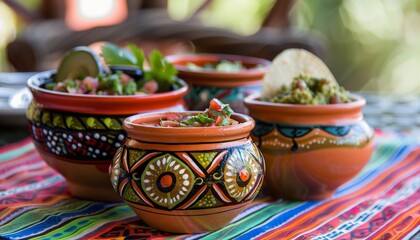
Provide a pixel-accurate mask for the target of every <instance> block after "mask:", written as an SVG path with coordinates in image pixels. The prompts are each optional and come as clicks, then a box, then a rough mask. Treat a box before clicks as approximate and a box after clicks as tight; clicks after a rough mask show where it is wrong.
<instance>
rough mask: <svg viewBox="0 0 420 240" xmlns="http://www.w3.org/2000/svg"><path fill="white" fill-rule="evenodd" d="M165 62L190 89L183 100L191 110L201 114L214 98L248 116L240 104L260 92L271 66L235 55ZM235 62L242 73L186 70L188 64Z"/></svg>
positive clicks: (174, 58)
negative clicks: (267, 70) (172, 65)
mask: <svg viewBox="0 0 420 240" xmlns="http://www.w3.org/2000/svg"><path fill="white" fill-rule="evenodd" d="M166 60H167V61H168V62H170V63H172V64H174V65H175V68H176V69H177V70H178V76H179V77H180V78H181V79H184V80H185V81H186V82H187V83H188V84H189V86H190V92H189V93H188V94H187V95H186V97H185V99H186V102H187V106H188V108H189V109H190V110H204V109H205V108H206V107H207V104H208V102H209V101H210V100H211V99H213V98H217V99H219V100H221V101H222V102H224V103H228V104H229V105H230V107H231V108H232V109H233V110H234V111H235V112H239V113H245V114H246V113H247V112H248V110H247V108H246V107H245V106H244V104H243V100H244V98H245V97H246V96H248V95H251V94H254V93H258V92H261V83H262V79H263V77H264V74H265V72H266V68H267V67H268V66H269V65H270V63H271V62H270V61H268V60H265V59H262V58H255V57H245V56H238V55H224V54H210V53H203V54H191V55H172V56H168V57H166ZM223 60H225V61H230V62H235V61H238V62H240V63H242V65H243V66H244V69H242V70H240V71H238V72H221V71H216V70H207V69H205V70H200V69H194V70H192V69H191V68H189V67H188V64H191V63H192V64H194V65H196V66H205V65H206V64H217V63H218V62H220V61H223Z"/></svg>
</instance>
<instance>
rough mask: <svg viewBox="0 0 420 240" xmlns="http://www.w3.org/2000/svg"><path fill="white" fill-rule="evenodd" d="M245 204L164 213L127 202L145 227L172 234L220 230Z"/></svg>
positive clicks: (163, 211)
mask: <svg viewBox="0 0 420 240" xmlns="http://www.w3.org/2000/svg"><path fill="white" fill-rule="evenodd" d="M247 203H248V202H246V203H241V204H238V205H234V206H227V207H219V208H210V209H197V210H172V211H165V210H161V209H154V208H150V207H145V206H139V205H134V204H131V203H130V202H127V204H128V205H129V206H130V207H131V208H132V209H133V211H134V212H135V213H136V214H137V215H138V216H139V217H140V218H141V219H142V220H143V221H144V222H145V223H146V224H147V225H149V226H151V227H153V228H156V229H158V230H161V231H166V232H172V233H202V232H208V231H213V230H217V229H220V228H222V227H224V226H226V225H227V224H228V223H229V222H230V221H231V220H232V219H233V218H234V217H236V216H237V215H238V214H239V213H240V212H241V211H242V210H243V209H244V207H245V206H246V204H247Z"/></svg>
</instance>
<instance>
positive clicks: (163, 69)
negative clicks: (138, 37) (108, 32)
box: [101, 42, 179, 92]
mask: <svg viewBox="0 0 420 240" xmlns="http://www.w3.org/2000/svg"><path fill="white" fill-rule="evenodd" d="M101 50H102V57H103V59H104V61H105V63H106V64H107V65H123V66H132V67H137V68H139V69H141V70H142V71H143V73H144V78H143V79H142V80H141V83H142V84H144V83H146V82H148V81H152V80H155V81H156V82H157V83H158V92H166V91H170V90H171V89H177V88H179V86H178V85H177V82H176V78H177V77H176V76H177V74H178V71H177V70H176V68H175V67H174V66H173V65H172V64H171V63H169V62H168V61H166V60H165V59H164V57H163V55H162V54H161V53H160V52H159V51H158V50H154V51H152V52H151V53H150V54H149V55H148V58H147V59H146V56H145V53H144V51H143V50H142V49H141V48H139V47H137V46H136V45H134V44H128V45H127V49H124V48H121V47H119V46H117V45H115V44H112V43H109V42H107V43H105V44H104V45H103V46H102V47H101ZM145 61H147V62H148V63H149V66H150V69H145V68H144V63H145Z"/></svg>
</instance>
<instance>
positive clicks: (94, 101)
mask: <svg viewBox="0 0 420 240" xmlns="http://www.w3.org/2000/svg"><path fill="white" fill-rule="evenodd" d="M53 73H54V72H43V73H40V74H37V75H35V76H33V77H32V78H30V79H29V80H28V87H29V89H30V90H31V92H32V94H33V99H34V100H33V102H32V103H31V104H30V106H29V107H28V109H27V118H28V125H29V130H30V133H31V135H32V139H33V142H34V144H35V146H36V148H37V150H38V151H39V153H40V154H41V156H42V158H43V159H44V160H45V161H46V162H47V163H48V164H49V165H50V166H51V167H52V168H54V169H55V170H57V171H58V172H59V173H61V174H62V175H63V176H64V178H65V179H66V180H67V183H68V186H69V190H70V192H71V194H72V195H73V196H75V197H79V198H83V199H89V200H97V201H118V200H120V198H119V197H118V196H117V195H116V194H115V192H114V191H113V189H112V186H111V184H109V176H108V168H109V165H110V164H111V161H112V158H113V156H114V155H115V153H116V151H117V149H118V148H119V147H120V146H121V145H122V142H123V141H124V139H125V137H126V133H125V131H124V130H123V128H122V122H123V120H124V119H125V118H126V117H127V116H130V115H133V114H136V113H140V112H149V111H157V110H168V109H170V110H183V109H184V104H183V100H182V98H183V96H184V95H185V94H186V92H187V88H188V87H187V86H186V84H185V83H184V87H183V88H181V89H178V90H175V91H172V92H168V93H161V94H153V95H149V96H96V95H71V94H67V93H60V92H54V91H49V90H46V89H43V88H41V86H42V85H43V84H44V83H45V82H46V81H48V79H49V78H50V77H51V75H52V74H53Z"/></svg>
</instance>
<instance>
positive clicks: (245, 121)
mask: <svg viewBox="0 0 420 240" xmlns="http://www.w3.org/2000/svg"><path fill="white" fill-rule="evenodd" d="M198 113H202V111H174V112H170V111H169V112H148V113H139V114H135V115H132V116H129V117H127V118H125V119H124V122H123V126H124V125H127V126H132V127H139V128H145V129H166V130H167V131H181V132H184V131H197V130H198V129H228V128H237V127H238V126H240V127H245V126H249V125H253V124H254V119H253V118H252V117H250V116H248V115H246V114H243V113H232V115H231V118H232V119H234V120H236V121H238V122H239V124H237V125H229V126H216V127H214V126H213V127H160V126H156V125H151V124H148V123H150V122H151V121H148V122H144V123H145V124H143V122H142V123H138V121H139V119H142V118H154V117H158V116H164V115H167V114H182V115H187V114H192V115H195V114H198ZM154 119H158V118H154ZM153 122H154V121H153Z"/></svg>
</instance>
